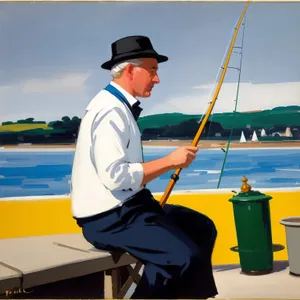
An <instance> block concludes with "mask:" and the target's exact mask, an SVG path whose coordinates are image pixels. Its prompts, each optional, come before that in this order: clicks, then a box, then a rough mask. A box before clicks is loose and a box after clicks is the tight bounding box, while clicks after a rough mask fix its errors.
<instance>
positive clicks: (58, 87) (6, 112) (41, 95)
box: [0, 73, 90, 122]
mask: <svg viewBox="0 0 300 300" xmlns="http://www.w3.org/2000/svg"><path fill="white" fill-rule="evenodd" d="M88 77H89V73H62V74H57V75H56V76H54V77H52V78H49V79H31V80H26V81H24V82H22V83H18V84H13V85H6V86H0V106H1V112H0V122H3V121H16V120H18V119H23V118H28V117H33V118H35V119H36V120H44V121H51V120H55V119H61V117H62V116H64V115H68V116H75V115H77V116H81V115H82V114H83V113H84V110H85V107H86V105H87V103H88V102H89V100H90V99H89V98H88V96H87V92H86V85H85V81H86V80H87V78H88Z"/></svg>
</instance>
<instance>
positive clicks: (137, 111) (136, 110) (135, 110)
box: [131, 101, 143, 121]
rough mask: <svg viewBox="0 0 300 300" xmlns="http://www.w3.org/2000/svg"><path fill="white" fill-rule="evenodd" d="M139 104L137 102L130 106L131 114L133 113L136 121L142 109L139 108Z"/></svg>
mask: <svg viewBox="0 0 300 300" xmlns="http://www.w3.org/2000/svg"><path fill="white" fill-rule="evenodd" d="M140 104H141V102H140V101H137V102H135V103H134V104H133V105H132V106H131V109H132V113H133V116H134V118H135V120H136V121H137V120H138V118H139V116H140V114H141V112H142V110H143V109H142V108H141V107H140V106H139V105H140Z"/></svg>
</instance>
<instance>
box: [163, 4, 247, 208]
mask: <svg viewBox="0 0 300 300" xmlns="http://www.w3.org/2000/svg"><path fill="white" fill-rule="evenodd" d="M250 2H251V1H248V2H247V3H246V5H245V7H244V9H243V12H242V14H241V16H240V18H239V21H238V23H237V26H236V27H235V30H234V34H233V37H232V40H231V43H230V47H229V50H228V53H227V57H226V61H225V65H224V67H223V71H222V74H221V77H220V80H219V83H218V86H217V88H216V91H215V93H214V95H213V98H212V100H211V102H210V105H209V107H208V110H207V112H206V114H205V117H204V119H203V121H202V122H201V125H200V127H199V129H198V131H197V133H196V135H195V137H194V140H193V142H192V146H197V144H198V142H199V139H200V136H201V134H202V132H203V130H204V127H205V125H206V123H207V120H208V118H209V117H210V115H211V112H212V110H213V108H214V105H215V103H216V100H217V98H218V95H219V92H220V89H221V86H222V84H223V81H224V78H225V74H226V71H227V67H228V64H229V61H230V57H231V54H232V50H233V48H234V44H235V40H236V37H237V34H238V31H239V29H240V26H241V23H242V20H243V18H244V16H245V13H246V11H247V8H248V6H249V4H250ZM181 170H182V168H179V169H177V170H176V171H175V172H174V173H173V174H172V175H171V180H170V182H169V184H168V186H167V188H166V190H165V192H164V194H163V196H162V198H161V199H160V204H161V206H162V207H163V206H164V205H165V204H166V202H167V201H168V198H169V196H170V194H171V192H172V190H173V188H174V186H175V183H176V182H177V181H178V179H179V174H180V172H181Z"/></svg>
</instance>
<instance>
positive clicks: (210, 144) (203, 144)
mask: <svg viewBox="0 0 300 300" xmlns="http://www.w3.org/2000/svg"><path fill="white" fill-rule="evenodd" d="M142 144H143V146H183V145H191V144H192V140H156V141H153V140H152V141H143V142H142ZM197 146H198V147H199V148H200V149H214V148H225V147H227V141H201V140H200V141H199V143H198V145H197ZM266 147H267V148H275V147H282V148H286V147H288V148H293V147H300V141H294V142H291V141H288V142H286V141H285V142H247V143H239V142H238V141H233V142H231V143H230V148H231V149H233V148H266ZM2 148H4V149H9V148H12V149H22V148H25V149H28V148H29V149H30V148H34V149H38V148H71V149H72V148H75V144H63V145H61V144H58V145H30V144H24V145H22V144H20V145H5V146H2Z"/></svg>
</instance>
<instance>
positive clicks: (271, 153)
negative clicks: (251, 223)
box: [0, 147, 300, 197]
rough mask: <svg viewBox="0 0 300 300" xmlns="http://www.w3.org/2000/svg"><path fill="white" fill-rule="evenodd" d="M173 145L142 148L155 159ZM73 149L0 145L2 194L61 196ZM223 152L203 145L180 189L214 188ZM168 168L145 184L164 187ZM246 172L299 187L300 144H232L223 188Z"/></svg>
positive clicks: (260, 184)
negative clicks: (265, 146)
mask: <svg viewBox="0 0 300 300" xmlns="http://www.w3.org/2000/svg"><path fill="white" fill-rule="evenodd" d="M174 149H175V148H174V147H144V159H145V161H149V160H153V159H157V158H159V157H162V156H164V155H167V154H169V153H170V152H171V151H173V150H174ZM73 155H74V151H73V150H65V149H64V150H59V149H58V150H55V151H53V150H49V149H47V150H44V151H21V150H18V151H8V150H5V149H0V197H17V196H40V195H63V194H68V193H69V192H70V176H71V170H72V161H73ZM224 157H225V153H224V152H223V151H221V150H220V149H209V150H207V149H200V150H199V151H198V153H197V157H196V159H195V161H194V162H193V163H192V165H190V167H189V168H188V169H183V170H182V171H181V173H180V179H179V181H177V183H176V184H175V186H174V189H173V190H174V191H176V190H191V189H215V188H217V184H218V181H219V177H220V173H221V168H222V163H223V160H224ZM172 173H173V172H168V173H166V174H164V175H162V176H161V177H159V178H157V179H155V180H154V181H152V182H151V183H149V184H148V185H147V187H148V188H149V189H150V190H151V191H152V192H164V191H165V189H166V187H167V185H168V183H169V180H170V176H171V174H172ZM243 176H246V177H247V178H248V179H249V181H248V183H249V184H250V185H252V186H253V188H254V189H260V188H278V187H300V149H299V148H284V149H278V148H273V149H271V148H270V149H231V150H229V153H228V156H227V162H226V165H225V168H224V172H223V175H222V180H221V184H220V188H231V189H233V188H239V187H240V186H241V184H242V182H241V179H242V177H243Z"/></svg>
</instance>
